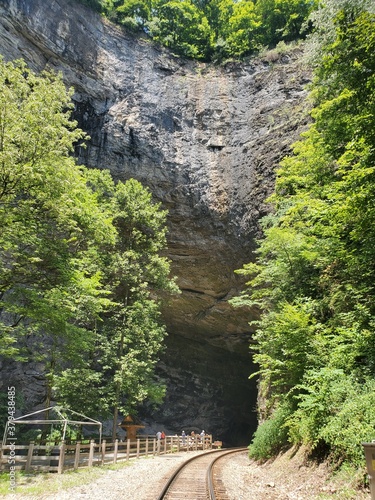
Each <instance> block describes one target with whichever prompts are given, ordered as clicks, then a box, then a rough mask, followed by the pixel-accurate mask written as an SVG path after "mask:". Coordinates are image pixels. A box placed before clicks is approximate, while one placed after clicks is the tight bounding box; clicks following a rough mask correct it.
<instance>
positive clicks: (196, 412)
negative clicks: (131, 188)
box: [0, 0, 309, 442]
mask: <svg viewBox="0 0 375 500" xmlns="http://www.w3.org/2000/svg"><path fill="white" fill-rule="evenodd" d="M0 52H1V54H2V55H3V56H4V57H5V59H6V60H10V59H17V58H20V57H22V58H24V59H25V60H26V62H27V63H28V64H29V66H30V67H31V68H33V69H34V70H36V71H39V70H41V69H43V68H45V67H50V68H52V69H54V70H56V71H61V72H62V74H63V77H64V80H65V81H66V83H67V85H69V86H73V87H74V89H75V94H74V102H75V105H76V110H75V118H76V119H77V121H78V123H79V126H80V127H81V128H83V129H84V130H85V131H87V132H88V133H89V134H90V136H91V139H90V141H89V143H88V147H87V148H86V149H81V150H79V151H77V156H78V158H79V161H80V162H81V163H84V164H85V165H87V166H89V167H96V168H103V169H104V168H105V169H110V171H111V172H112V174H113V176H114V177H115V178H116V179H121V180H125V179H128V178H129V177H135V178H137V179H138V180H140V181H141V182H143V183H144V184H145V185H147V186H148V187H149V188H150V189H151V191H152V193H153V195H154V197H155V200H157V201H160V202H162V205H163V207H164V208H167V209H168V210H169V217H168V227H169V235H168V256H169V258H170V259H171V261H172V270H173V274H174V275H176V276H177V277H178V283H179V286H180V287H181V290H182V293H181V294H180V295H178V296H176V297H173V298H172V299H170V300H169V301H168V303H167V304H166V305H165V307H164V311H163V315H164V320H165V322H166V324H167V327H168V332H169V338H168V345H169V346H170V349H168V350H167V351H166V353H165V354H164V355H163V359H162V361H161V363H160V367H159V371H160V374H162V376H164V377H166V378H167V379H168V388H169V389H168V391H169V392H168V396H167V400H166V403H165V404H164V405H163V406H162V407H161V409H160V410H158V412H157V413H153V412H151V410H150V411H149V413H150V414H149V415H145V418H147V419H149V421H150V422H151V424H150V425H152V421H153V419H157V422H158V423H159V422H160V423H161V424H163V422H164V423H165V425H166V424H167V423H168V425H169V424H170V426H171V427H172V426H173V427H182V426H185V427H187V425H188V421H189V422H190V425H191V426H197V427H206V428H207V429H209V430H211V431H212V432H217V433H218V434H220V436H223V435H224V436H225V437H226V438H227V437H228V436H230V435H233V434H235V435H237V434H238V433H239V432H238V430H239V429H242V430H241V433H243V435H246V439H248V435H249V434H250V433H251V430H253V429H254V425H255V423H254V422H255V419H254V413H253V410H254V408H255V404H256V388H255V386H254V383H250V382H248V381H247V376H248V375H249V374H250V372H251V371H252V370H253V368H252V365H251V362H250V356H249V352H248V351H249V349H248V343H249V339H250V338H251V333H252V330H251V328H250V327H249V324H248V322H249V321H250V320H251V319H252V318H253V317H254V314H255V312H251V311H245V310H242V311H241V310H235V309H233V308H232V307H231V306H230V305H229V304H228V299H229V298H230V297H232V296H233V295H236V294H237V293H238V291H239V289H240V288H241V285H242V282H241V281H240V279H239V278H238V276H237V275H235V273H234V270H235V269H238V268H240V267H241V266H242V264H243V263H244V262H247V261H249V260H251V259H252V258H253V251H254V248H255V238H256V237H257V236H259V234H260V232H259V225H258V223H259V219H260V217H261V216H262V215H264V214H265V213H267V211H268V210H269V207H268V206H267V205H266V204H265V199H266V198H267V196H268V195H269V194H270V193H271V192H272V189H273V183H274V172H275V167H276V166H277V163H278V161H279V159H280V158H281V157H282V156H283V155H285V154H286V153H287V152H288V151H289V146H290V144H291V143H292V142H293V141H294V140H295V139H296V138H297V137H298V134H299V132H300V131H301V130H302V129H303V127H304V126H305V125H306V121H307V118H306V116H305V112H304V109H305V107H306V104H305V102H304V98H305V96H306V92H305V90H304V85H305V84H306V83H307V81H308V78H309V75H308V71H307V70H303V69H301V64H300V63H299V60H300V56H301V53H300V51H299V50H298V49H295V50H294V51H291V53H290V54H289V55H288V56H282V57H281V56H280V57H279V56H277V55H274V56H268V59H263V60H262V59H258V60H257V61H249V62H246V63H242V64H234V63H230V64H229V63H228V64H226V65H223V66H216V67H215V66H210V65H205V64H201V63H197V62H192V61H187V60H184V59H182V58H179V57H176V56H174V55H173V54H171V53H169V52H168V51H166V50H165V49H163V48H160V47H157V46H155V45H153V44H152V43H151V42H150V41H149V40H148V39H147V38H145V37H135V36H133V35H131V34H128V33H126V32H124V31H122V30H121V29H119V28H116V27H114V26H112V25H110V24H109V23H108V22H106V21H105V20H103V19H102V18H101V17H100V16H99V15H97V14H95V13H93V12H91V11H90V10H88V9H86V8H85V7H84V6H82V5H80V4H78V3H76V2H72V1H69V0H49V1H48V2H46V1H45V0H0ZM183 353H184V354H183ZM236 366H237V367H238V369H237V370H236V369H235V367H236ZM229 367H232V368H229ZM18 369H19V368H18ZM227 370H229V372H228V371H227ZM198 374H199V375H198ZM30 376H32V374H31V375H30ZM188 380H191V381H194V380H195V381H197V384H193V387H195V389H194V390H193V391H192V390H190V389H189V386H188V384H187V381H188ZM198 382H199V383H198ZM213 382H215V384H216V385H215V384H214V386H213V385H212V383H213ZM210 388H212V390H211V389H210ZM229 393H231V395H228V394H229ZM210 398H211V399H212V400H210ZM26 399H27V398H26ZM32 401H33V398H32V397H31V396H30V404H31V403H32ZM177 402H178V405H179V406H178V407H177V406H176V404H177ZM184 408H189V412H191V414H190V413H189V418H188V419H187V414H186V412H184V410H183V409H184ZM171 412H172V413H173V412H174V416H173V418H171V416H170V413H171ZM178 430H179V429H177V428H176V432H177V431H178ZM246 439H245V440H246ZM235 441H238V442H239V441H241V439H237V438H236V439H235Z"/></svg>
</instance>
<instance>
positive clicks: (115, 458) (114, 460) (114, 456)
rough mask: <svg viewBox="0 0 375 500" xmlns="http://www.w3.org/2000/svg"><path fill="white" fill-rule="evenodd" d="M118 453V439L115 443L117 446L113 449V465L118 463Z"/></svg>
mask: <svg viewBox="0 0 375 500" xmlns="http://www.w3.org/2000/svg"><path fill="white" fill-rule="evenodd" d="M117 451H118V439H116V441H115V446H114V448H113V463H114V464H115V463H116V462H117Z"/></svg>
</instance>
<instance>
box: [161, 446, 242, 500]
mask: <svg viewBox="0 0 375 500" xmlns="http://www.w3.org/2000/svg"><path fill="white" fill-rule="evenodd" d="M245 450H246V448H233V449H229V450H213V451H208V452H206V453H204V454H202V455H198V456H195V457H192V458H190V459H189V460H186V462H184V463H183V464H182V465H180V467H179V468H178V469H177V470H175V471H174V473H173V475H172V476H171V477H170V478H169V480H168V481H167V483H166V485H165V486H164V488H163V490H162V492H161V493H160V495H159V496H158V497H157V499H156V500H181V499H184V500H229V497H228V496H227V494H226V491H225V487H224V485H223V483H222V481H221V477H220V476H221V473H220V469H219V464H220V461H221V459H222V458H223V457H226V456H227V455H229V454H231V453H239V452H243V451H245Z"/></svg>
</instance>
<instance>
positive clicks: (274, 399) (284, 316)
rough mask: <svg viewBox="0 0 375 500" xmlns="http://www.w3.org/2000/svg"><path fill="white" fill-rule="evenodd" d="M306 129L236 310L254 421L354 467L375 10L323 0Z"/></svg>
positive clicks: (372, 242)
mask: <svg viewBox="0 0 375 500" xmlns="http://www.w3.org/2000/svg"><path fill="white" fill-rule="evenodd" d="M314 24H315V26H316V34H315V35H314V36H313V37H312V40H311V45H310V47H312V50H313V53H312V55H313V61H314V62H315V77H314V80H313V83H312V85H311V98H312V100H313V110H312V113H311V115H312V118H313V123H312V124H311V126H310V127H309V129H308V131H307V132H305V133H304V134H303V135H302V137H301V140H300V141H299V142H297V143H296V144H295V145H294V148H293V153H294V154H293V155H291V156H289V157H287V158H285V159H284V160H283V161H282V163H281V166H280V168H279V169H278V171H277V180H276V189H275V193H274V194H273V195H272V196H271V198H270V200H269V201H270V203H271V204H272V206H273V213H272V215H269V216H267V217H266V218H264V219H263V221H262V223H263V228H264V238H263V239H262V240H261V241H260V242H259V248H258V251H257V261H256V262H255V263H250V264H247V265H245V266H244V267H243V269H242V270H240V271H239V272H240V273H241V274H243V275H246V276H248V277H249V282H248V285H249V288H248V290H247V291H246V292H244V294H243V295H242V296H241V297H238V298H237V299H236V300H235V301H234V302H235V303H237V304H250V305H256V306H258V307H259V308H260V309H261V311H262V314H261V319H260V320H259V322H258V323H257V333H256V336H255V340H256V344H257V346H256V348H255V355H254V358H255V360H256V362H257V363H258V365H259V375H260V393H261V395H262V396H264V397H265V401H266V404H265V405H264V406H263V407H262V408H260V410H261V417H262V419H263V420H264V422H263V423H262V424H261V425H260V426H259V428H258V430H257V432H256V434H255V437H254V440H253V442H252V444H251V446H250V454H251V456H253V457H255V458H267V457H270V456H272V455H273V454H275V453H276V452H277V451H278V450H279V449H280V448H281V447H282V446H284V445H287V444H288V443H293V444H301V443H303V444H304V445H306V446H308V447H309V449H310V450H311V451H312V452H315V453H319V454H324V455H326V456H329V457H330V458H331V459H333V460H334V462H335V463H336V464H340V463H342V462H348V463H351V464H354V465H355V466H359V467H363V466H364V458H363V451H362V445H361V443H362V442H364V441H371V440H372V439H374V437H375V436H374V428H375V397H374V395H375V383H374V375H375V289H374V283H375V268H374V261H375V229H374V228H375V191H374V186H375V132H374V131H375V57H374V54H375V31H374V26H375V8H374V5H373V2H369V1H366V0H363V1H362V0H361V1H357V0H355V1H354V0H327V1H326V2H325V7H324V9H321V10H320V11H318V12H317V14H316V16H315V20H314Z"/></svg>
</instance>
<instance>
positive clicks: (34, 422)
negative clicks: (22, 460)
mask: <svg viewBox="0 0 375 500" xmlns="http://www.w3.org/2000/svg"><path fill="white" fill-rule="evenodd" d="M49 410H53V411H55V412H56V413H57V415H58V416H59V417H60V418H58V419H32V420H25V419H26V418H27V417H31V416H33V415H37V414H38V413H45V412H46V411H49ZM63 411H64V412H70V413H73V414H74V415H77V416H78V417H83V418H85V419H87V420H85V421H82V420H71V419H69V418H67V417H65V416H64V415H63V414H62V413H61V412H63ZM14 424H31V425H40V424H64V428H63V435H62V440H63V441H65V435H66V430H67V427H68V425H69V424H74V425H82V426H84V425H85V426H86V425H95V426H97V427H99V444H101V442H102V427H103V424H102V423H101V422H98V421H97V420H94V419H92V418H90V417H87V416H86V415H83V414H82V413H77V412H76V411H73V410H70V409H68V408H61V407H60V406H49V407H48V408H43V410H39V411H34V412H33V413H28V414H27V415H22V416H21V417H17V418H15V419H13V420H8V421H7V423H6V424H5V430H4V436H3V446H5V445H6V442H7V440H15V438H8V431H9V427H10V426H11V427H13V425H14Z"/></svg>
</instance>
